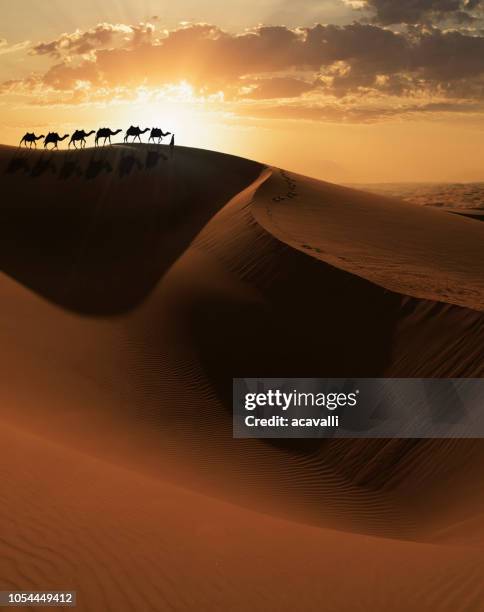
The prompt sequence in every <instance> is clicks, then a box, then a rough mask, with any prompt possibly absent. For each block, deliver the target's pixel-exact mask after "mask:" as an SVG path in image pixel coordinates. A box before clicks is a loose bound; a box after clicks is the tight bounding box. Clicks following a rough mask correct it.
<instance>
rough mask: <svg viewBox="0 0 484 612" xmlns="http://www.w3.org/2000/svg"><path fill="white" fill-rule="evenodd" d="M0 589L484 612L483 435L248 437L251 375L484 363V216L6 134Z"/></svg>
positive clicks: (394, 371)
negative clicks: (241, 425) (241, 412)
mask: <svg viewBox="0 0 484 612" xmlns="http://www.w3.org/2000/svg"><path fill="white" fill-rule="evenodd" d="M0 175H1V178H2V202H1V204H0V233H1V240H0V256H1V262H2V273H1V277H0V300H1V304H2V307H1V308H0V342H1V347H2V348H1V350H0V360H1V361H0V363H1V368H2V373H3V376H2V382H1V384H0V443H1V448H2V452H1V453H0V473H1V476H2V485H3V486H2V488H1V490H0V540H1V542H0V550H1V554H0V581H1V585H0V589H18V590H27V589H37V590H46V589H74V590H77V599H78V606H77V608H78V609H79V610H82V611H88V610H89V611H93V612H94V611H96V612H98V611H100V610H103V611H104V610H106V611H111V610H112V611H113V612H114V611H116V612H119V611H124V610H136V611H137V610H143V611H144V610H195V609H196V610H207V611H209V610H210V611H212V610H241V611H242V610H244V611H246V610H261V611H262V610H264V611H268V610H270V611H272V610H275V611H276V610H277V611H282V610H288V611H289V610H291V611H293V610H303V611H306V610H331V611H333V610H335V611H345V612H346V611H348V610H376V611H380V610H382V611H383V610H385V611H386V610H389V609H391V610H402V611H403V610H405V611H406V610H409V609H415V610H429V611H435V610H439V611H440V610H449V611H452V612H454V611H457V610H484V604H483V602H484V518H483V517H484V489H483V487H482V484H481V482H482V469H483V467H484V443H483V442H482V441H480V440H470V439H467V440H325V441H317V440H315V441H313V440H296V441H295V440H285V441H277V440H272V441H268V440H265V441H264V440H234V439H233V438H232V430H231V427H232V414H231V394H232V377H234V376H287V377H290V376H291V377H294V376H307V377H311V376H321V377H331V376H342V377H364V376H371V377H373V376H375V377H376V376H398V377H407V376H419V377H482V376H484V349H483V346H484V315H483V311H484V272H483V265H482V264H483V262H484V223H482V222H480V221H478V220H475V219H471V218H467V217H464V216H461V215H453V214H448V213H447V212H445V211H442V210H439V209H432V208H430V207H421V206H416V205H414V204H410V203H406V202H402V201H399V200H396V199H394V198H389V197H383V196H379V195H375V194H369V193H365V192H362V191H358V190H353V189H349V188H345V187H339V186H337V185H332V184H329V183H324V182H322V181H316V180H314V179H309V178H307V177H302V176H298V175H295V174H293V173H291V172H287V171H281V170H279V169H277V168H270V167H266V166H264V165H262V164H259V163H256V162H253V161H250V160H245V159H240V158H237V157H233V156H229V155H224V154H220V153H215V152H211V151H204V150H199V149H189V148H183V147H178V148H176V149H175V151H174V152H173V154H171V152H170V151H169V149H168V148H167V147H164V146H161V147H160V146H151V147H149V146H147V145H126V146H123V145H116V146H113V147H109V148H106V149H102V150H94V149H85V150H82V151H70V152H68V151H59V152H55V153H43V152H41V151H33V150H32V151H24V152H19V151H18V150H17V149H16V148H14V147H6V146H3V147H1V148H0Z"/></svg>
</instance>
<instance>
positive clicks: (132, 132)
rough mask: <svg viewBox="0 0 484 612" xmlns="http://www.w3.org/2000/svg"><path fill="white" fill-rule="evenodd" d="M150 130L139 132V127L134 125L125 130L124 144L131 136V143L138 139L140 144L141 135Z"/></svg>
mask: <svg viewBox="0 0 484 612" xmlns="http://www.w3.org/2000/svg"><path fill="white" fill-rule="evenodd" d="M149 129H150V128H145V129H144V130H141V129H140V128H139V127H135V126H134V125H131V126H130V127H129V128H128V129H127V130H126V135H125V137H124V142H129V140H128V139H129V137H130V136H132V137H133V142H134V141H135V140H136V139H138V140H139V141H140V142H141V134H144V133H145V132H148V130H149Z"/></svg>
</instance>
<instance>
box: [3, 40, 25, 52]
mask: <svg viewBox="0 0 484 612" xmlns="http://www.w3.org/2000/svg"><path fill="white" fill-rule="evenodd" d="M29 46H30V41H29V40H24V41H22V42H19V43H16V44H14V45H9V44H8V42H7V41H6V40H5V39H4V38H0V55H7V53H18V52H19V51H23V50H24V49H27V47H29Z"/></svg>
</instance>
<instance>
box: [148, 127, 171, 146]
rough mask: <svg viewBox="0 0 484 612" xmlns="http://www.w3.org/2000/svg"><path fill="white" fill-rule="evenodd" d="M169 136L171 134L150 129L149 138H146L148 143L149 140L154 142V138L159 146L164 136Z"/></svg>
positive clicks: (158, 129)
mask: <svg viewBox="0 0 484 612" xmlns="http://www.w3.org/2000/svg"><path fill="white" fill-rule="evenodd" d="M170 134H171V132H164V131H163V130H161V129H160V128H151V133H150V137H149V138H148V142H149V141H150V140H153V142H154V141H155V138H158V144H160V143H161V139H162V138H164V137H165V136H169V135H170Z"/></svg>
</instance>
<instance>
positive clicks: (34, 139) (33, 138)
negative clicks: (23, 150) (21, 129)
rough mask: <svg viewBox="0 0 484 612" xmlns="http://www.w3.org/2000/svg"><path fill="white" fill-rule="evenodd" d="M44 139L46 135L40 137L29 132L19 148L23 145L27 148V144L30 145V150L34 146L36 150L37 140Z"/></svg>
mask: <svg viewBox="0 0 484 612" xmlns="http://www.w3.org/2000/svg"><path fill="white" fill-rule="evenodd" d="M42 138H45V136H44V134H41V135H40V136H36V135H35V134H34V133H33V132H27V133H26V134H24V136H23V137H22V140H21V141H20V144H19V147H21V146H22V143H23V144H24V145H25V147H27V143H30V147H29V148H30V149H31V148H32V144H33V145H34V147H35V148H37V140H42Z"/></svg>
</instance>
